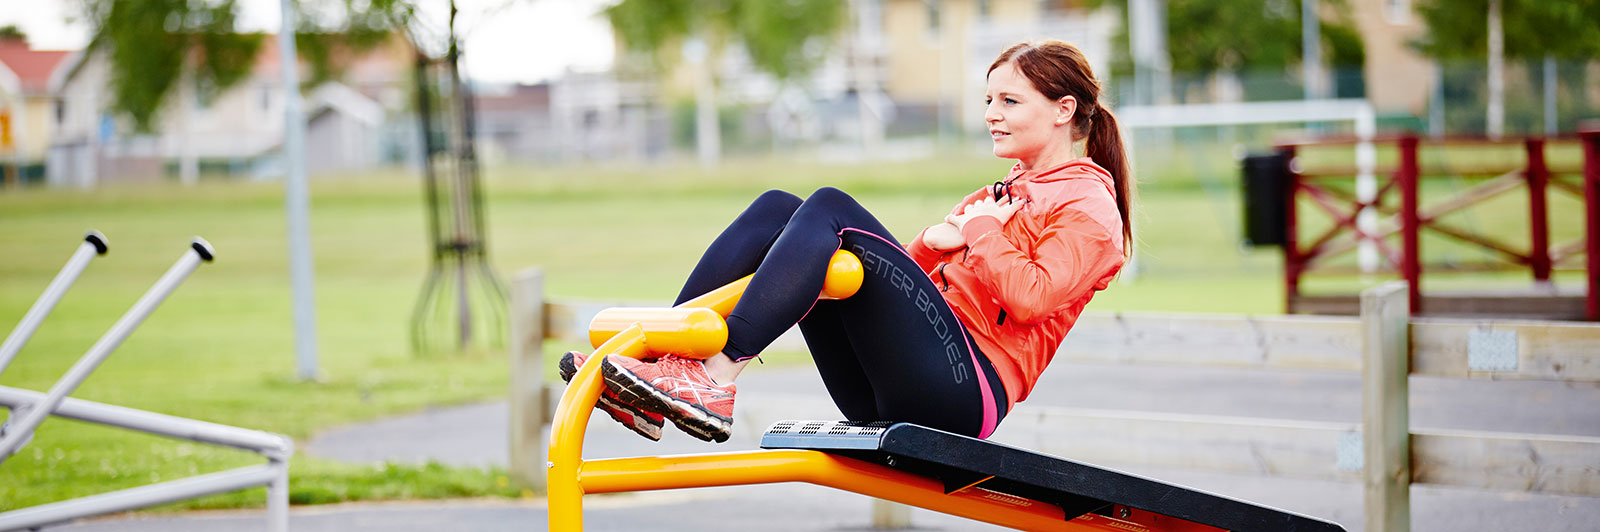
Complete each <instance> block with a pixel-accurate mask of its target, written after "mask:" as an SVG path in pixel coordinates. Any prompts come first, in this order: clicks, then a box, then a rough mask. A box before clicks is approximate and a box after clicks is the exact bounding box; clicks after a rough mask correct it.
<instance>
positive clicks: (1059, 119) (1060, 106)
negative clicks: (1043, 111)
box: [1056, 96, 1078, 126]
mask: <svg viewBox="0 0 1600 532" xmlns="http://www.w3.org/2000/svg"><path fill="white" fill-rule="evenodd" d="M1077 112H1078V99H1077V98H1074V97H1072V96H1062V97H1061V99H1059V100H1056V125H1058V126H1064V125H1067V124H1070V123H1072V116H1073V115H1075V114H1077Z"/></svg>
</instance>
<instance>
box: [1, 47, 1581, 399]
mask: <svg viewBox="0 0 1600 532" xmlns="http://www.w3.org/2000/svg"><path fill="white" fill-rule="evenodd" d="M1559 130H1560V125H1559V123H1558V122H1556V58H1555V57H1553V56H1551V55H1550V54H1544V134H1545V136H1548V137H1554V136H1556V133H1558V132H1559ZM5 367H6V366H5V364H0V370H3V369H5Z"/></svg>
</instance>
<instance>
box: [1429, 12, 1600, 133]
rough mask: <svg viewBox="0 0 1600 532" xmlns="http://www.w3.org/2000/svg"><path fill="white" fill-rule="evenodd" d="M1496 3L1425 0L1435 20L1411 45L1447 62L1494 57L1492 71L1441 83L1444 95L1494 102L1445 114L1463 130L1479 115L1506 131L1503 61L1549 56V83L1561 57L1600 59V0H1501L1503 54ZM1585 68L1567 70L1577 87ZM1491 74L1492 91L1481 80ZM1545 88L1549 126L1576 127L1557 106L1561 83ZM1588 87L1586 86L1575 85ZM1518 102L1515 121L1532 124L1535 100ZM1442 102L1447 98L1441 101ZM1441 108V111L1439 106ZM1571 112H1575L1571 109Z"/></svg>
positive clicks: (1447, 73)
mask: <svg viewBox="0 0 1600 532" xmlns="http://www.w3.org/2000/svg"><path fill="white" fill-rule="evenodd" d="M1490 5H1491V4H1490V1H1489V0H1451V1H1443V0H1422V1H1420V2H1418V4H1417V7H1416V10H1417V13H1418V14H1419V15H1420V16H1421V18H1422V20H1423V21H1424V22H1425V23H1426V24H1427V26H1428V31H1427V33H1426V34H1425V35H1424V36H1423V37H1422V38H1420V39H1417V40H1415V41H1413V42H1412V43H1411V45H1412V46H1413V47H1414V48H1416V49H1417V50H1418V51H1420V52H1422V53H1423V55H1426V56H1428V57H1431V58H1433V59H1435V60H1438V61H1440V62H1464V61H1482V60H1485V59H1488V64H1489V68H1488V75H1487V76H1485V75H1484V74H1483V73H1481V72H1461V71H1451V70H1449V69H1441V72H1440V74H1441V76H1442V79H1441V80H1440V81H1439V83H1441V85H1442V87H1441V88H1440V89H1441V92H1443V93H1444V94H1445V97H1446V99H1447V100H1454V101H1460V100H1466V101H1473V100H1477V101H1478V102H1482V103H1487V104H1488V105H1487V108H1488V109H1487V111H1488V112H1487V113H1486V114H1484V115H1476V113H1477V112H1476V111H1474V110H1471V109H1472V107H1473V106H1471V105H1467V106H1462V105H1451V106H1450V107H1451V109H1444V110H1441V111H1439V112H1440V113H1441V115H1440V116H1450V117H1453V118H1452V119H1451V120H1447V121H1452V122H1456V123H1457V124H1459V125H1460V126H1458V127H1462V128H1463V129H1478V128H1479V124H1478V122H1479V120H1482V122H1483V123H1482V127H1483V129H1484V130H1485V131H1487V132H1488V133H1489V134H1490V135H1491V136H1498V135H1500V134H1501V133H1503V132H1504V129H1505V128H1506V123H1505V122H1506V118H1507V117H1506V113H1507V110H1508V109H1507V105H1506V103H1507V102H1506V98H1505V74H1504V71H1503V65H1504V61H1503V58H1506V57H1509V58H1512V59H1516V60H1521V61H1523V62H1524V63H1527V64H1530V66H1531V64H1533V63H1534V62H1536V61H1540V60H1546V59H1548V60H1549V61H1548V62H1546V63H1545V69H1546V71H1545V74H1546V76H1547V77H1546V78H1545V79H1546V80H1547V81H1553V80H1554V77H1555V70H1556V68H1555V62H1556V61H1557V60H1569V61H1575V62H1580V63H1586V62H1588V61H1589V60H1590V59H1591V58H1593V57H1596V56H1600V25H1597V24H1596V21H1600V0H1500V2H1499V8H1500V17H1499V20H1500V24H1499V35H1500V40H1499V42H1500V43H1501V47H1500V51H1499V52H1500V53H1499V55H1498V56H1495V57H1490V33H1491V32H1492V29H1491V28H1490V26H1491V25H1490V23H1489V12H1490V10H1491V7H1490ZM1536 70H1537V69H1535V68H1529V69H1528V74H1529V75H1530V76H1533V75H1534V72H1535V71H1536ZM1585 70H1586V69H1584V68H1581V67H1579V68H1573V69H1570V73H1569V74H1563V75H1562V76H1563V77H1567V78H1568V79H1571V80H1573V81H1575V82H1576V83H1572V84H1571V86H1572V87H1578V88H1581V87H1584V86H1586V85H1585V83H1586V79H1585V78H1587V72H1585ZM1485 78H1487V80H1488V83H1487V88H1486V90H1485V92H1486V94H1485V93H1480V92H1479V91H1480V90H1484V89H1483V88H1482V86H1481V85H1480V83H1482V82H1483V80H1484V79H1485ZM1549 85H1550V86H1549V87H1547V88H1546V92H1545V100H1546V101H1545V107H1544V109H1543V111H1542V112H1539V114H1543V115H1545V122H1546V125H1545V129H1546V130H1550V129H1560V128H1561V127H1569V126H1570V123H1569V124H1568V125H1567V126H1562V125H1560V123H1561V122H1564V121H1566V120H1563V119H1569V120H1570V119H1572V118H1573V117H1569V116H1566V115H1568V114H1570V113H1563V112H1559V111H1556V103H1557V102H1556V101H1555V100H1556V99H1555V98H1554V95H1555V92H1554V91H1555V90H1556V89H1555V84H1549ZM1573 90H1581V89H1577V88H1575V89H1573ZM1511 103H1512V106H1513V107H1521V108H1522V109H1521V110H1519V111H1517V112H1516V116H1515V117H1513V118H1518V119H1520V120H1519V121H1520V122H1523V123H1524V124H1527V123H1529V122H1531V120H1532V117H1533V116H1534V114H1535V113H1536V111H1534V110H1533V109H1530V108H1527V105H1526V104H1527V102H1526V101H1523V100H1513V101H1512V102H1511ZM1435 105H1442V102H1435ZM1435 109H1439V108H1437V107H1436V108H1435ZM1569 111H1570V110H1569Z"/></svg>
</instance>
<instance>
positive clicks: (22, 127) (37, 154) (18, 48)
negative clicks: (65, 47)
mask: <svg viewBox="0 0 1600 532" xmlns="http://www.w3.org/2000/svg"><path fill="white" fill-rule="evenodd" d="M72 53H73V52H69V51H59V50H34V49H31V48H29V46H28V44H27V43H26V42H24V41H20V40H8V41H0V165H5V166H7V167H8V168H7V173H6V174H5V179H6V180H7V182H8V183H9V182H10V180H11V179H13V178H15V177H19V175H18V174H20V172H19V173H18V174H14V173H12V172H15V171H16V170H13V168H19V169H20V168H26V167H33V166H36V165H39V164H42V163H43V162H44V158H45V152H46V150H47V149H48V148H49V146H50V135H51V127H52V126H53V125H54V124H55V113H56V110H57V109H56V102H57V99H56V98H55V96H53V95H52V94H51V93H50V78H51V76H52V75H54V74H55V72H56V70H57V69H58V68H59V67H60V66H61V65H62V64H65V63H66V62H67V61H66V59H67V57H68V56H69V55H70V54H72ZM28 173H29V174H32V173H33V172H31V171H29V172H28ZM35 177H36V176H35Z"/></svg>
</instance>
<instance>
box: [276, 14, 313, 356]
mask: <svg viewBox="0 0 1600 532" xmlns="http://www.w3.org/2000/svg"><path fill="white" fill-rule="evenodd" d="M282 4H283V29H281V30H279V31H278V50H279V54H278V55H279V59H280V60H279V64H281V65H283V97H284V98H283V159H284V161H283V162H284V166H285V168H286V169H287V170H288V175H286V176H285V177H284V183H283V194H284V207H285V209H287V211H288V212H287V213H286V215H287V217H288V222H289V277H290V282H291V283H292V284H293V293H294V295H293V298H294V352H295V366H296V369H297V370H298V371H297V372H296V374H297V375H299V377H300V379H301V380H308V381H309V380H316V379H317V314H316V299H315V298H316V292H315V291H314V290H313V287H312V269H311V230H310V226H311V220H310V217H311V215H310V212H309V211H310V208H309V206H308V205H307V203H308V200H307V198H306V196H307V192H306V142H305V137H306V122H305V117H304V116H302V114H301V112H300V71H299V65H300V61H299V60H298V57H299V55H298V54H296V53H295V47H294V29H295V27H296V26H297V23H296V21H295V15H296V14H295V10H294V1H293V0H282Z"/></svg>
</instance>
